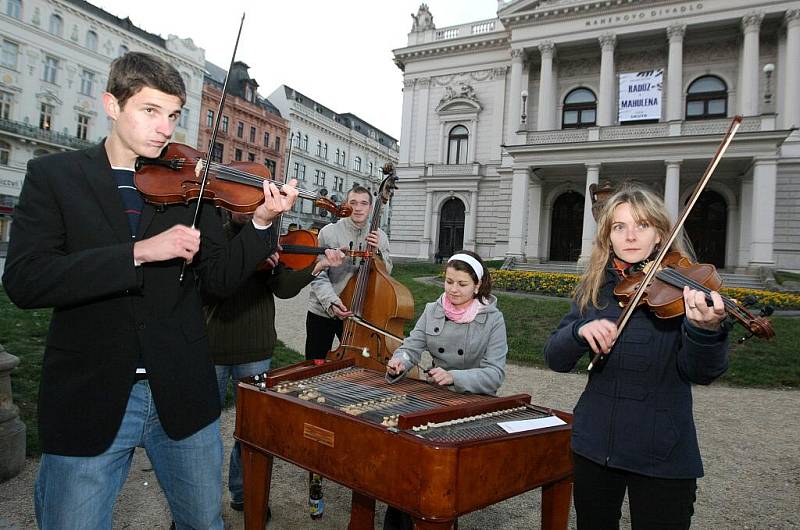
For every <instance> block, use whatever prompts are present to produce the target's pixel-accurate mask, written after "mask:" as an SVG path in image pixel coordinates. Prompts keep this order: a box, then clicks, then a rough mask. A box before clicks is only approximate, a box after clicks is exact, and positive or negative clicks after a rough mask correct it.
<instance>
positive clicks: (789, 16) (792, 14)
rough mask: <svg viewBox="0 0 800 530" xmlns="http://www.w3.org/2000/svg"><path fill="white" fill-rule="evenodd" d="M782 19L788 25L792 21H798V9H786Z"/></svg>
mask: <svg viewBox="0 0 800 530" xmlns="http://www.w3.org/2000/svg"><path fill="white" fill-rule="evenodd" d="M783 21H784V22H785V23H786V25H787V26H788V25H789V24H791V23H792V22H794V23H797V22H800V9H789V10H787V11H786V16H785V17H784V19H783Z"/></svg>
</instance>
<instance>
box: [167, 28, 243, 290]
mask: <svg viewBox="0 0 800 530" xmlns="http://www.w3.org/2000/svg"><path fill="white" fill-rule="evenodd" d="M244 15H245V14H244V13H242V20H241V21H240V22H239V32H238V33H237V34H236V43H235V44H234V45H233V54H231V63H230V65H229V66H228V71H227V73H226V74H225V81H224V82H223V83H222V97H220V98H219V106H218V107H217V119H216V120H215V121H214V128H213V129H212V130H211V138H210V139H209V140H208V150H206V157H207V158H208V159H209V160H207V161H206V163H205V164H203V176H202V177H201V180H200V194H199V195H198V196H197V206H195V209H194V217H193V218H192V228H195V227H196V226H197V219H198V217H199V216H200V208H201V207H202V206H203V192H204V191H205V189H206V182H208V170H209V169H210V168H211V164H210V163H209V162H210V159H211V153H212V152H213V148H214V144H215V143H216V142H217V132H219V125H220V123H222V109H223V108H225V96H227V95H228V79H230V77H231V70H233V62H234V61H235V60H236V50H237V49H238V48H239V38H240V37H241V36H242V26H244ZM187 263H188V261H187V260H184V261H183V265H181V275H180V277H179V278H178V282H179V283H183V276H184V274H185V273H186V264H187Z"/></svg>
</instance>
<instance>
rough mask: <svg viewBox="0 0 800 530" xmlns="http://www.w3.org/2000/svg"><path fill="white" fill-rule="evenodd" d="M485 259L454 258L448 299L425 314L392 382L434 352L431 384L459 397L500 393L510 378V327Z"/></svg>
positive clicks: (464, 254) (397, 360)
mask: <svg viewBox="0 0 800 530" xmlns="http://www.w3.org/2000/svg"><path fill="white" fill-rule="evenodd" d="M491 291H492V280H491V277H490V276H489V271H487V270H486V267H485V266H484V264H483V260H481V258H480V256H478V255H477V254H475V253H474V252H470V251H468V250H462V251H460V252H458V253H457V254H454V255H453V256H452V257H451V258H450V259H449V260H448V262H447V265H446V266H445V271H444V293H443V294H442V295H441V296H440V297H439V298H438V299H437V300H436V301H435V302H431V303H429V304H427V305H426V306H425V311H424V312H423V313H422V315H421V316H420V317H419V320H417V324H416V326H414V329H413V330H412V331H411V334H409V336H408V337H406V338H405V340H404V341H403V344H401V345H400V347H399V348H397V350H395V352H394V355H393V356H392V358H391V359H390V360H389V362H388V364H387V365H386V368H387V372H388V373H389V375H390V376H396V375H399V374H401V373H403V372H405V371H407V370H409V369H411V368H412V367H413V366H415V365H417V364H419V362H420V359H421V358H422V353H423V352H425V351H427V352H430V354H431V357H432V358H433V368H431V369H429V370H428V371H427V375H428V379H429V380H430V381H431V382H432V383H434V384H437V385H441V386H447V387H450V388H451V389H452V390H454V391H456V392H463V393H466V392H469V393H472V394H491V395H494V394H496V393H497V389H498V388H500V384H501V383H502V382H503V379H504V378H505V366H506V353H508V344H507V343H506V323H505V320H503V314H502V313H501V312H500V310H499V309H497V298H495V297H494V296H493V295H492V294H491Z"/></svg>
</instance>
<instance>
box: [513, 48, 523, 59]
mask: <svg viewBox="0 0 800 530" xmlns="http://www.w3.org/2000/svg"><path fill="white" fill-rule="evenodd" d="M514 59H521V60H525V50H524V49H523V48H511V60H512V61H513V60H514Z"/></svg>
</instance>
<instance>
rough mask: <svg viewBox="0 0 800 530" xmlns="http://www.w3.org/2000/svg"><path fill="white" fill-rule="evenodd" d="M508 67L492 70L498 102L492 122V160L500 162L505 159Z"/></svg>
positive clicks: (495, 96) (495, 98) (495, 95)
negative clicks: (504, 119) (504, 130)
mask: <svg viewBox="0 0 800 530" xmlns="http://www.w3.org/2000/svg"><path fill="white" fill-rule="evenodd" d="M507 71H508V67H506V66H503V67H501V68H495V69H493V70H492V75H494V101H495V102H497V112H494V113H493V118H492V119H493V122H492V137H493V138H494V141H493V142H492V158H494V159H495V160H500V159H501V158H503V143H504V142H503V138H505V135H504V134H503V115H504V114H505V106H506V103H507V102H506V73H507Z"/></svg>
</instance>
